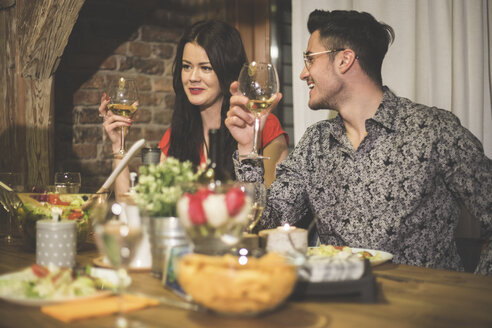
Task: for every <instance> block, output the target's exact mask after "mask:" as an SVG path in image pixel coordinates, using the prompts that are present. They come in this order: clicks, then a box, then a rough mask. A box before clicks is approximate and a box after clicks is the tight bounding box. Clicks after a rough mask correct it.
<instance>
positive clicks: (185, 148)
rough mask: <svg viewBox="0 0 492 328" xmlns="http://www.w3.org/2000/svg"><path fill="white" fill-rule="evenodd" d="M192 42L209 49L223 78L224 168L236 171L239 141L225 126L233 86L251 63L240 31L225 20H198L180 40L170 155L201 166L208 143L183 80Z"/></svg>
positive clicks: (220, 82) (212, 59)
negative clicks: (234, 160) (185, 58)
mask: <svg viewBox="0 0 492 328" xmlns="http://www.w3.org/2000/svg"><path fill="white" fill-rule="evenodd" d="M188 42H192V43H196V44H198V45H199V46H200V47H202V48H203V49H205V51H206V52H207V55H208V58H209V59H210V63H211V65H212V68H213V69H214V71H215V74H217V77H218V79H219V84H220V88H221V91H222V95H223V101H222V108H221V111H220V116H221V126H220V132H221V133H220V137H221V140H222V153H223V156H222V157H223V159H222V167H223V168H224V169H226V170H228V171H230V172H231V174H232V173H233V164H232V153H233V152H234V151H235V149H237V142H236V141H235V140H234V138H233V137H232V136H231V134H230V132H229V130H228V129H227V127H226V126H225V124H224V120H225V119H226V114H227V111H228V110H229V98H230V97H231V94H230V92H229V87H230V85H231V83H232V82H233V81H236V80H237V78H238V76H239V72H240V71H241V67H242V65H243V64H245V63H247V57H246V52H245V51H244V46H243V42H242V40H241V35H240V34H239V32H238V30H237V29H235V28H234V27H232V26H230V25H229V24H227V23H225V22H222V21H217V20H211V21H201V22H198V23H195V24H193V25H192V26H191V27H190V28H189V29H188V30H187V31H186V32H185V34H184V36H183V37H182V38H181V40H180V41H179V43H178V48H177V51H176V57H175V59H174V65H173V87H174V92H175V93H176V101H175V105H174V113H173V117H172V121H171V136H170V140H169V150H168V156H173V157H175V158H177V159H179V160H181V161H184V160H189V161H191V162H192V163H193V164H195V165H197V166H198V165H200V152H201V147H202V145H203V142H204V138H203V125H202V118H201V116H200V109H199V108H198V107H197V106H194V105H192V104H191V103H190V101H189V100H188V97H187V96H186V93H185V91H184V89H183V82H182V80H181V70H182V66H183V62H182V61H183V51H184V47H185V45H186V44H187V43H188ZM231 176H232V175H231Z"/></svg>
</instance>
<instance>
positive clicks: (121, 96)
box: [108, 77, 138, 157]
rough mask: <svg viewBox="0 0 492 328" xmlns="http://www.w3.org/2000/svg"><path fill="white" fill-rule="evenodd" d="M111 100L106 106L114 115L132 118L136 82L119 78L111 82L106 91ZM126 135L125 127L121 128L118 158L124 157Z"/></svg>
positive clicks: (135, 98) (134, 110) (135, 109)
mask: <svg viewBox="0 0 492 328" xmlns="http://www.w3.org/2000/svg"><path fill="white" fill-rule="evenodd" d="M108 95H109V97H111V100H110V102H109V104H108V109H109V110H111V111H112V112H113V113H114V114H116V115H120V116H124V117H129V118H132V117H133V115H135V112H136V111H137V103H138V89H137V82H136V81H135V80H132V79H125V78H124V77H120V78H119V79H118V80H117V81H115V82H113V84H112V85H111V86H110V88H109V91H108ZM127 133H128V128H127V127H122V128H121V146H120V150H119V151H118V153H117V154H115V155H118V156H120V157H123V155H125V153H126V151H125V136H126V134H127Z"/></svg>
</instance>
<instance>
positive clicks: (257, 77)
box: [238, 61, 279, 159]
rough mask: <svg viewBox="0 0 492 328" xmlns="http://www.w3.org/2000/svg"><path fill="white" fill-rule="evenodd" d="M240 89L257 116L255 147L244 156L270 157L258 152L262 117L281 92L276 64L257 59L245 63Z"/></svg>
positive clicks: (250, 109)
mask: <svg viewBox="0 0 492 328" xmlns="http://www.w3.org/2000/svg"><path fill="white" fill-rule="evenodd" d="M238 80H239V91H240V92H241V93H242V94H243V95H245V96H246V97H248V98H249V101H248V103H247V104H246V107H247V108H248V110H249V111H250V112H251V113H253V114H254V116H255V125H254V138H253V149H252V150H251V152H250V153H249V154H248V155H241V157H242V158H251V159H268V157H264V156H261V155H260V154H259V153H258V147H259V146H258V144H259V142H260V133H261V130H260V118H261V116H263V114H264V113H265V112H266V110H267V109H269V108H270V106H271V105H272V104H273V102H274V101H275V99H276V98H277V93H278V92H279V82H278V75H277V70H276V69H275V66H273V65H272V64H269V63H257V62H255V61H253V62H251V63H249V64H244V65H243V68H242V69H241V72H240V73H239V78H238Z"/></svg>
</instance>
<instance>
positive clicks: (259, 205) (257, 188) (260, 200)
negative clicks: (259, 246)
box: [246, 182, 267, 233]
mask: <svg viewBox="0 0 492 328" xmlns="http://www.w3.org/2000/svg"><path fill="white" fill-rule="evenodd" d="M251 184H252V188H253V190H254V199H253V206H252V209H251V214H250V216H249V225H248V226H247V228H246V232H247V233H253V231H254V229H255V227H256V225H257V224H258V221H260V218H261V215H262V214H263V209H264V208H265V205H266V199H267V196H266V195H267V189H266V186H265V184H264V183H261V182H255V183H251Z"/></svg>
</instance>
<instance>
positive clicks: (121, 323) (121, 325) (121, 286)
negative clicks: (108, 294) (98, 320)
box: [116, 268, 128, 328]
mask: <svg viewBox="0 0 492 328" xmlns="http://www.w3.org/2000/svg"><path fill="white" fill-rule="evenodd" d="M126 275H127V274H126V270H125V269H124V268H119V269H118V318H117V319H116V326H117V327H118V328H126V327H127V326H128V325H127V321H126V318H125V311H124V303H125V300H124V297H125V278H126Z"/></svg>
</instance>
